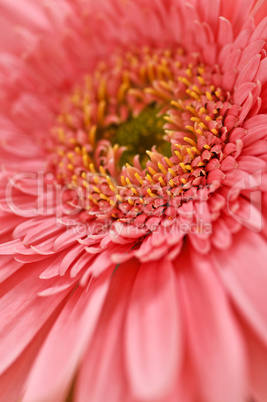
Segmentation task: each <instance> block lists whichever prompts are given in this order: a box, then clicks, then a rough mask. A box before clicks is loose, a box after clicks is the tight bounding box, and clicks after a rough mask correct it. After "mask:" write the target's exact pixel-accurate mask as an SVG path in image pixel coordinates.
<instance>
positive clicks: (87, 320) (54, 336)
mask: <svg viewBox="0 0 267 402" xmlns="http://www.w3.org/2000/svg"><path fill="white" fill-rule="evenodd" d="M107 284H108V282H107V281H105V282H104V283H103V281H102V283H101V282H99V283H98V284H97V285H96V286H95V285H94V286H93V287H91V288H90V292H89V293H86V292H83V291H81V289H80V290H79V289H78V290H77V291H76V292H75V294H74V295H73V296H72V297H71V298H70V299H69V301H68V303H67V304H66V305H65V306H64V309H63V311H62V313H61V314H60V316H59V317H58V319H57V321H56V323H55V325H54V326H53V328H52V330H51V331H50V333H49V335H48V337H47V339H46V341H45V343H44V345H43V347H42V349H41V352H40V353H39V355H38V358H37V360H36V362H35V364H34V366H33V368H32V370H31V372H30V376H29V379H28V381H27V387H26V394H25V396H24V398H23V401H25V402H28V401H31V402H34V401H39V400H40V401H41V400H43V401H46V402H48V401H51V402H54V401H63V400H65V398H66V396H67V392H68V389H69V387H70V385H71V382H72V379H73V377H74V375H75V371H76V369H77V365H78V363H79V361H80V359H81V357H82V355H83V352H84V349H85V348H86V346H87V343H88V342H89V340H90V337H91V336H92V334H93V330H94V328H95V325H96V322H97V320H98V317H99V314H100V311H101V308H102V304H103V301H104V297H105V295H106V292H107Z"/></svg>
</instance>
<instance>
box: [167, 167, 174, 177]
mask: <svg viewBox="0 0 267 402" xmlns="http://www.w3.org/2000/svg"><path fill="white" fill-rule="evenodd" d="M168 172H170V174H171V175H172V176H173V177H175V176H176V173H175V171H174V170H173V169H171V168H169V169H168Z"/></svg>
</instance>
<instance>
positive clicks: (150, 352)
mask: <svg viewBox="0 0 267 402" xmlns="http://www.w3.org/2000/svg"><path fill="white" fill-rule="evenodd" d="M179 327H180V325H179V310H178V299H177V293H176V289H175V276H174V271H173V266H172V264H171V263H170V262H169V261H166V260H165V261H164V260H161V261H160V262H157V263H153V264H152V263H150V264H143V265H142V266H141V267H140V270H139V273H138V276H137V278H136V281H135V284H134V288H133V292H132V295H131V299H130V304H129V311H128V314H127V321H126V344H125V347H126V351H125V352H126V365H127V370H128V376H129V381H130V386H131V388H132V392H133V394H134V395H135V397H136V398H137V399H140V400H154V399H159V400H164V398H165V397H166V395H168V393H169V392H170V390H171V389H172V387H173V386H174V383H175V381H176V379H177V376H178V369H179V366H180V359H181V331H180V330H179ZM163 367H164V370H162V368H163Z"/></svg>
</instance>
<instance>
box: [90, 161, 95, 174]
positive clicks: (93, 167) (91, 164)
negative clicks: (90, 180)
mask: <svg viewBox="0 0 267 402" xmlns="http://www.w3.org/2000/svg"><path fill="white" fill-rule="evenodd" d="M89 169H90V171H91V172H92V173H96V170H95V166H94V164H93V163H90V164H89Z"/></svg>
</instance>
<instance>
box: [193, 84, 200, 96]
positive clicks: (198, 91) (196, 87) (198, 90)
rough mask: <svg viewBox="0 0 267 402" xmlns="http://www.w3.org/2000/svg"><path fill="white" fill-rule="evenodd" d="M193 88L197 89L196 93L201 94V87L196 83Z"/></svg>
mask: <svg viewBox="0 0 267 402" xmlns="http://www.w3.org/2000/svg"><path fill="white" fill-rule="evenodd" d="M192 89H193V91H195V92H196V93H198V94H199V95H201V91H200V89H199V88H198V86H196V85H194V86H193V88H192Z"/></svg>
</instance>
